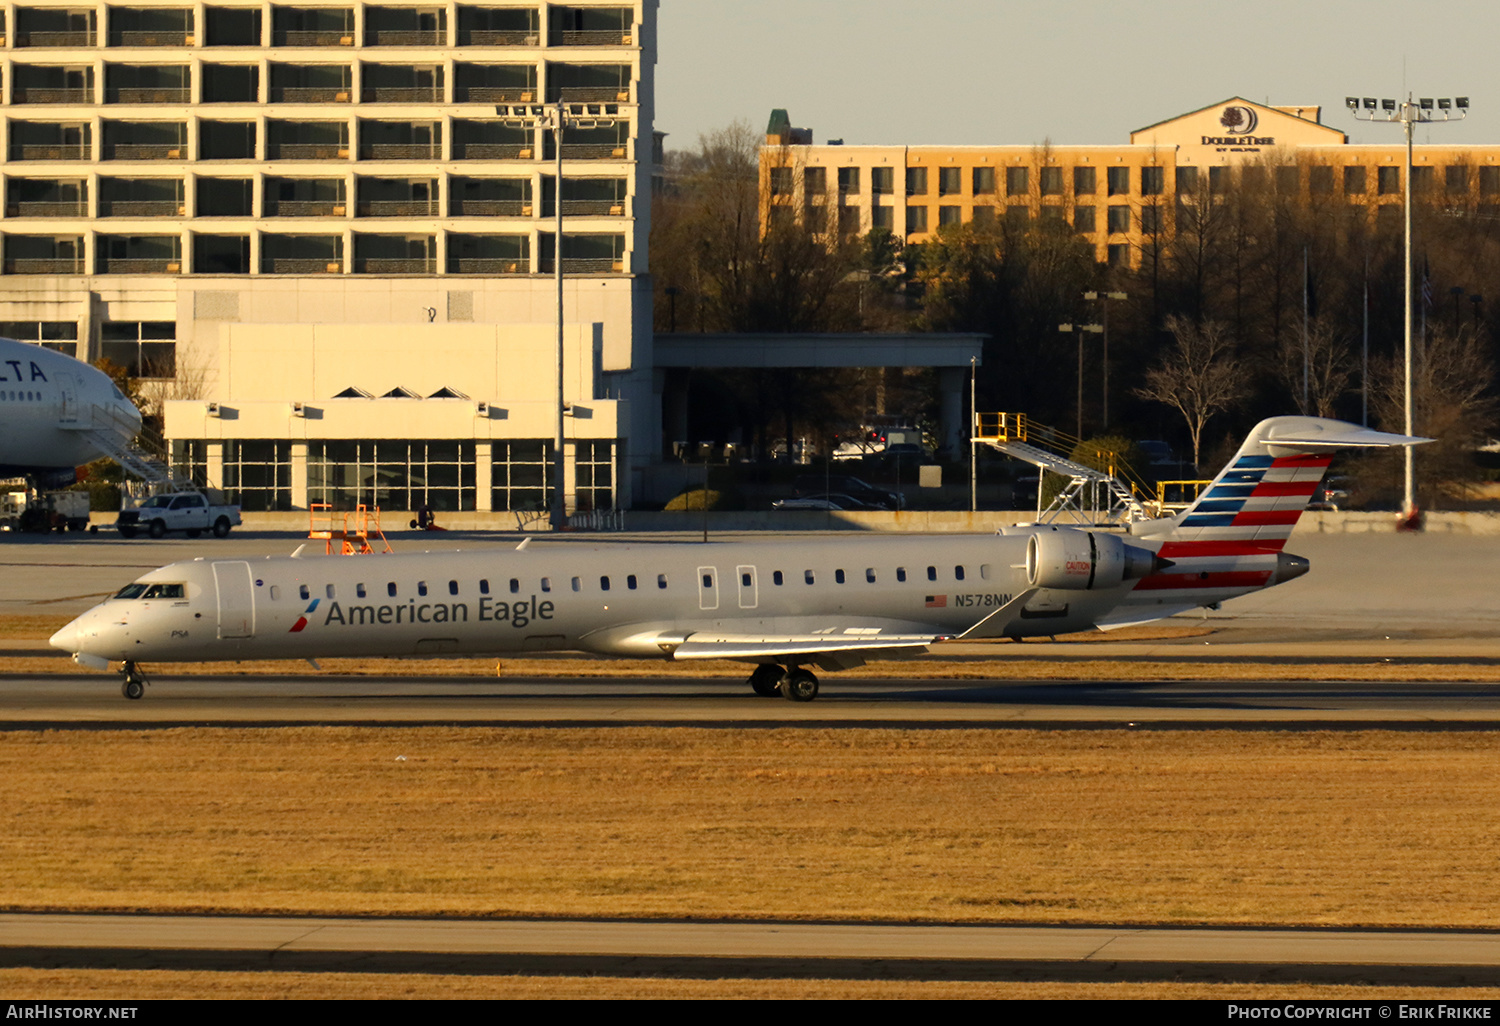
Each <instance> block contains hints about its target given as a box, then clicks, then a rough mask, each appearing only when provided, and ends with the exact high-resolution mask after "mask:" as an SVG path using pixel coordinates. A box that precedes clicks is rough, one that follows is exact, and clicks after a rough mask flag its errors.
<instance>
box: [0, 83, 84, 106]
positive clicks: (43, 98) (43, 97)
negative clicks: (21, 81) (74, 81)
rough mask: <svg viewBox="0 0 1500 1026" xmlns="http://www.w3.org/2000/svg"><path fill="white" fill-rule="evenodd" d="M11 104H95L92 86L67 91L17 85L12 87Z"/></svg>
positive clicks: (67, 89)
mask: <svg viewBox="0 0 1500 1026" xmlns="http://www.w3.org/2000/svg"><path fill="white" fill-rule="evenodd" d="M10 102H11V103H93V102H94V90H93V87H92V86H82V87H75V88H66V89H55V88H50V87H37V86H24V85H16V86H12V87H11V96H10Z"/></svg>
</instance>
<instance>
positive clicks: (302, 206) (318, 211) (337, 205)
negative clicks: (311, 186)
mask: <svg viewBox="0 0 1500 1026" xmlns="http://www.w3.org/2000/svg"><path fill="white" fill-rule="evenodd" d="M267 206H268V208H269V209H268V210H267V212H266V216H267V217H343V216H344V215H345V214H347V213H348V212H349V207H348V205H347V204H346V203H345V202H344V201H343V200H275V201H273V202H272V203H269V204H267Z"/></svg>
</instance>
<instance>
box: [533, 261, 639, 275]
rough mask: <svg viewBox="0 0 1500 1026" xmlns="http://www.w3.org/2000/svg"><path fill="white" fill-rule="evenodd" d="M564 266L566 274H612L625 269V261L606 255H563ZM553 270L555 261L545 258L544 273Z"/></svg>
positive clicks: (542, 268) (542, 269) (549, 272)
mask: <svg viewBox="0 0 1500 1026" xmlns="http://www.w3.org/2000/svg"><path fill="white" fill-rule="evenodd" d="M562 266H563V273H564V274H610V273H618V272H620V271H623V270H624V269H625V262H624V261H623V260H612V259H606V258H604V257H563V262H562ZM553 270H554V265H553V262H552V261H551V260H550V259H544V260H543V261H542V267H541V271H542V273H543V274H551V273H552V272H553Z"/></svg>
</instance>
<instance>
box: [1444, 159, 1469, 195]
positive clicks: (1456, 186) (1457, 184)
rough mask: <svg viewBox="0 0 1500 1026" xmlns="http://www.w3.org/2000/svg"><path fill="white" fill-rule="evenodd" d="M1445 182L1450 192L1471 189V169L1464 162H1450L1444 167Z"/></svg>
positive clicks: (1461, 191)
mask: <svg viewBox="0 0 1500 1026" xmlns="http://www.w3.org/2000/svg"><path fill="white" fill-rule="evenodd" d="M1443 184H1444V185H1445V186H1446V187H1447V189H1448V191H1449V192H1457V193H1464V192H1468V191H1469V169H1468V167H1467V166H1466V165H1464V164H1449V165H1448V166H1447V167H1445V168H1443Z"/></svg>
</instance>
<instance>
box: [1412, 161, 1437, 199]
mask: <svg viewBox="0 0 1500 1026" xmlns="http://www.w3.org/2000/svg"><path fill="white" fill-rule="evenodd" d="M1432 180H1433V174H1432V165H1431V164H1429V165H1427V166H1426V167H1414V168H1412V169H1411V191H1412V192H1413V193H1417V194H1420V193H1424V192H1431V191H1432Z"/></svg>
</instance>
